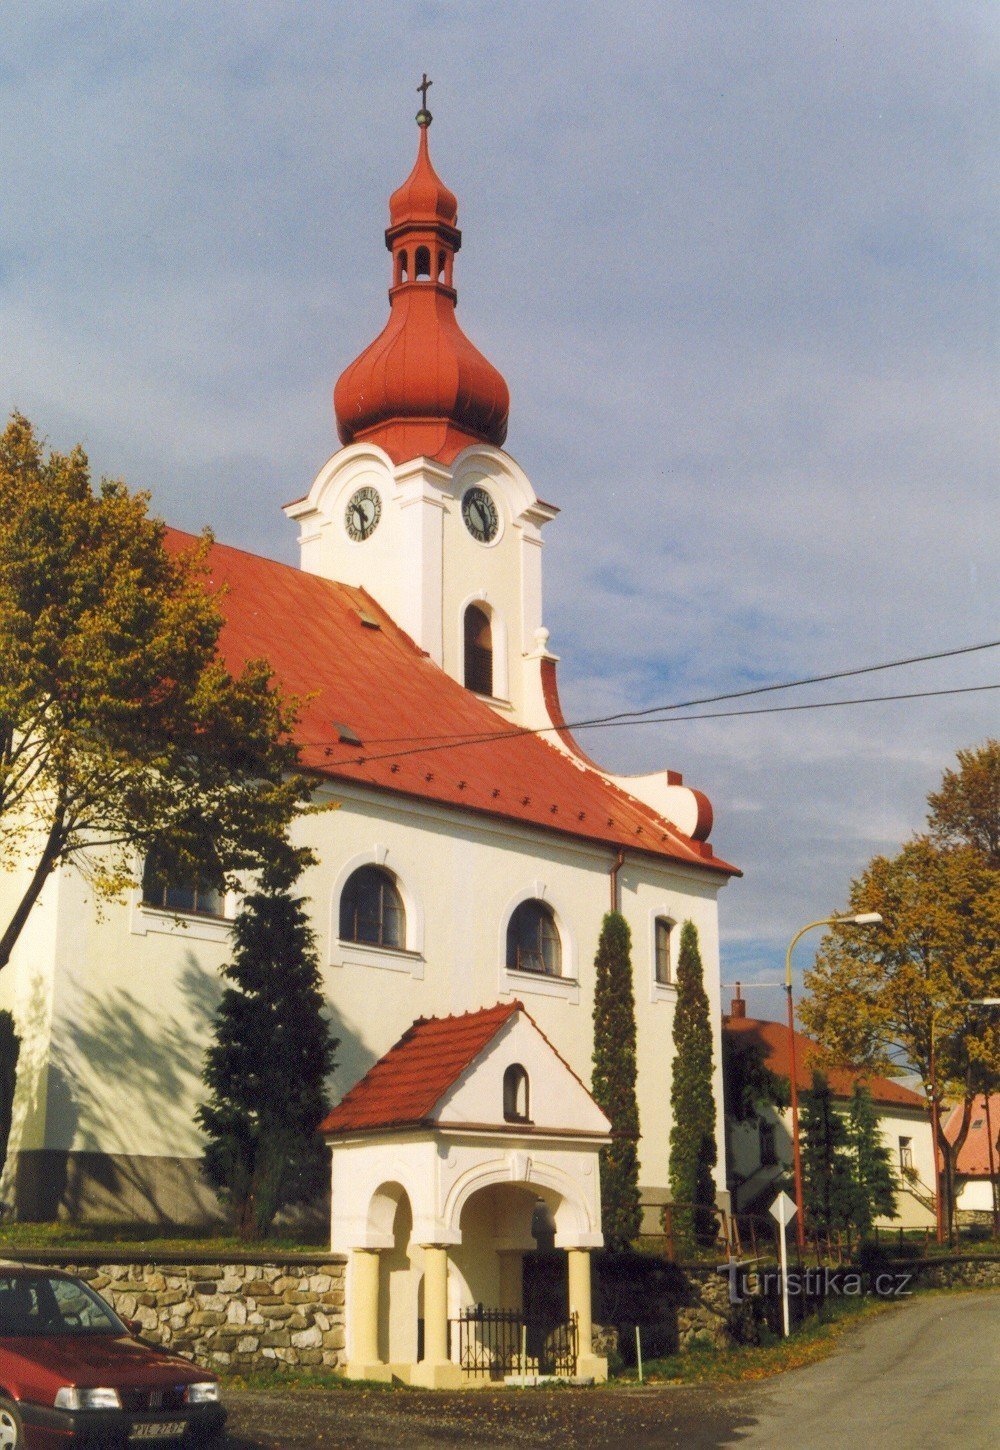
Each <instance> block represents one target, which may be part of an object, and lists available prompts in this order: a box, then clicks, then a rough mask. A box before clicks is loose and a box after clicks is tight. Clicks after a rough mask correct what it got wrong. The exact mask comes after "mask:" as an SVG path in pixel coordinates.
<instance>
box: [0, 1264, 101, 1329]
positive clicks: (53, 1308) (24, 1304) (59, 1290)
mask: <svg viewBox="0 0 1000 1450" xmlns="http://www.w3.org/2000/svg"><path fill="white" fill-rule="evenodd" d="M127 1333H128V1331H127V1330H126V1328H125V1326H124V1324H122V1322H121V1320H120V1319H119V1318H118V1317H117V1315H116V1314H114V1313H112V1311H111V1309H109V1307H108V1306H107V1304H105V1302H104V1300H103V1299H101V1298H100V1297H99V1296H98V1295H97V1294H95V1293H94V1291H93V1290H92V1289H88V1288H87V1286H86V1284H81V1283H80V1281H79V1279H65V1278H62V1277H61V1276H60V1275H57V1274H53V1275H52V1276H51V1277H50V1276H48V1275H46V1274H2V1273H0V1335H42V1334H46V1335H48V1334H114V1335H120V1334H127Z"/></svg>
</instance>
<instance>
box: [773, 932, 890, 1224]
mask: <svg viewBox="0 0 1000 1450" xmlns="http://www.w3.org/2000/svg"><path fill="white" fill-rule="evenodd" d="M881 925H882V917H881V916H880V915H879V913H878V912H877V911H861V912H858V913H856V914H855V915H854V916H823V917H821V918H820V919H819V921H810V922H809V923H808V924H807V925H806V926H804V927H802V929H801V930H800V931H797V932H796V933H795V935H794V936H793V937H792V939H791V941H790V942H789V943H788V950H787V952H786V953H785V993H786V995H787V998H788V1059H789V1061H788V1068H789V1079H790V1084H791V1096H792V1162H793V1164H794V1170H795V1207H796V1208H797V1209H798V1212H797V1213H796V1215H795V1241H796V1243H797V1244H798V1247H799V1249H800V1251H801V1250H802V1249H804V1248H805V1246H806V1216H805V1208H804V1205H803V1198H802V1154H801V1152H800V1150H799V1088H798V1083H797V1082H796V1080H795V1079H796V1064H795V1006H794V1003H793V1002H792V950H793V948H794V947H795V943H796V942H797V941H799V939H800V938H801V937H804V936H805V934H806V932H807V931H814V930H815V928H816V927H818V926H881Z"/></svg>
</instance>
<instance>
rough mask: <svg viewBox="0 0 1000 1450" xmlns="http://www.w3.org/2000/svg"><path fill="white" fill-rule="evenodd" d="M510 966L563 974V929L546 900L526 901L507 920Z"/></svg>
mask: <svg viewBox="0 0 1000 1450" xmlns="http://www.w3.org/2000/svg"><path fill="white" fill-rule="evenodd" d="M507 967H508V969H509V970H510V971H516V972H538V973H539V974H540V975H541V976H545V977H558V976H560V975H561V973H562V943H561V942H560V940H559V929H558V927H557V926H556V919H555V914H554V913H553V911H552V908H551V906H547V905H546V903H545V902H544V901H536V900H534V899H532V900H530V901H522V902H521V905H520V906H519V907H518V908H517V909H516V911H514V913H513V914H512V916H511V918H510V921H509V922H508V923H507Z"/></svg>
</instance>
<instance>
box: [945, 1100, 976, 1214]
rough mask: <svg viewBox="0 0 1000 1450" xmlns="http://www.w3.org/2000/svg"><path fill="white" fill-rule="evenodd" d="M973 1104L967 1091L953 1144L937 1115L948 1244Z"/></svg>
mask: <svg viewBox="0 0 1000 1450" xmlns="http://www.w3.org/2000/svg"><path fill="white" fill-rule="evenodd" d="M974 1102H975V1094H974V1093H973V1092H972V1090H971V1089H967V1090H966V1093H965V1096H964V1098H963V1099H962V1121H961V1122H960V1123H959V1126H958V1133H957V1134H956V1136H955V1140H954V1142H952V1141H950V1140H949V1139H948V1138H947V1137H946V1136H945V1131H944V1118H943V1115H942V1114H940V1113H939V1114H938V1147H939V1148H940V1150H941V1164H942V1170H943V1171H942V1174H941V1196H942V1198H943V1200H944V1218H945V1227H946V1228H947V1230H948V1242H949V1243H954V1237H955V1170H956V1167H957V1164H958V1155H959V1153H961V1151H962V1148H963V1147H964V1145H965V1140H966V1138H967V1137H968V1136H969V1127H970V1125H971V1123H972V1107H973V1104H974Z"/></svg>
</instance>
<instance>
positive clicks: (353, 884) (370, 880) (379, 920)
mask: <svg viewBox="0 0 1000 1450" xmlns="http://www.w3.org/2000/svg"><path fill="white" fill-rule="evenodd" d="M340 940H341V941H349V942H361V943H364V944H365V945H367V946H376V947H388V948H390V949H391V950H395V951H403V950H404V949H405V947H406V910H405V908H404V906H403V898H402V897H401V896H400V894H399V889H398V887H397V886H396V882H395V880H394V879H393V877H392V875H391V873H390V872H388V871H386V870H385V869H384V868H383V867H381V866H362V867H360V868H359V870H357V871H355V872H354V873H353V874H352V875H351V876H349V877H348V878H347V881H346V883H345V884H344V889H343V891H342V892H341V895H340Z"/></svg>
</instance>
